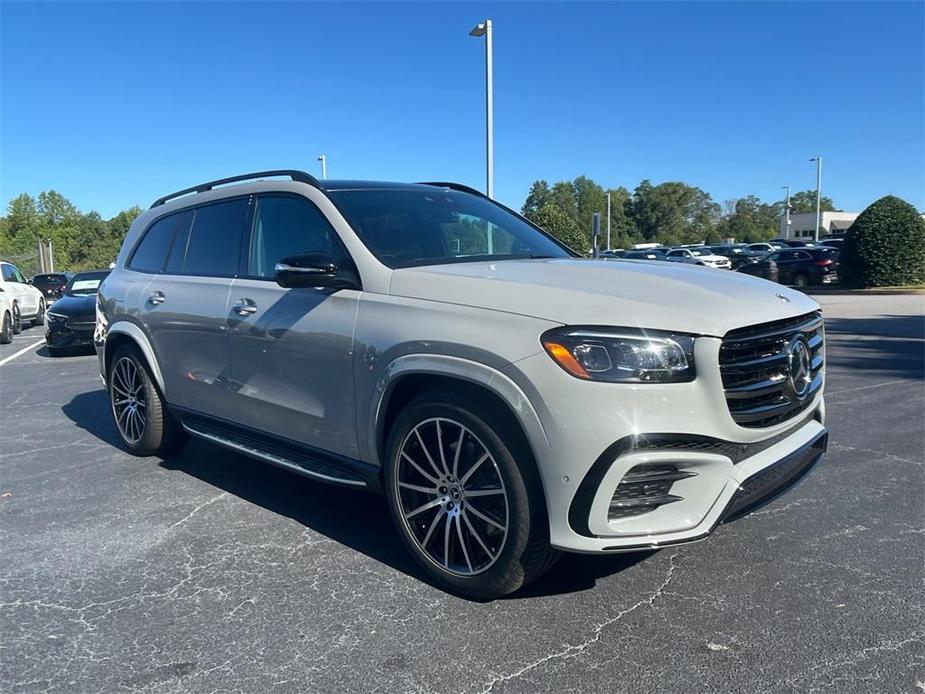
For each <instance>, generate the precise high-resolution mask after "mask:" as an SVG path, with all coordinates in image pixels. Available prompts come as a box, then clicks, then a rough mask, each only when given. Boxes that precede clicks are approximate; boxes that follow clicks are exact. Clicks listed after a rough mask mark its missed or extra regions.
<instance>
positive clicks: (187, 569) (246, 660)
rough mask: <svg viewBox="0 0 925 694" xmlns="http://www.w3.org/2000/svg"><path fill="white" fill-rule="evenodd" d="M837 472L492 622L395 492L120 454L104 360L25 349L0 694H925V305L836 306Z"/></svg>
mask: <svg viewBox="0 0 925 694" xmlns="http://www.w3.org/2000/svg"><path fill="white" fill-rule="evenodd" d="M819 299H820V302H821V303H823V304H824V308H825V310H826V315H827V318H828V364H829V365H828V383H827V403H828V417H829V420H828V424H829V427H830V432H831V444H830V449H829V453H828V455H827V456H826V457H825V458H824V460H823V462H822V463H820V465H819V466H817V468H816V469H815V470H814V472H813V473H812V474H811V475H810V476H808V477H807V478H806V479H804V480H803V481H802V482H801V483H800V484H799V485H798V486H797V487H796V488H794V489H792V490H791V491H790V492H789V493H787V494H786V495H784V496H782V497H780V498H778V499H777V500H776V501H774V502H772V503H771V504H769V505H768V506H765V507H763V508H762V509H760V510H759V511H757V512H755V513H753V514H752V515H750V516H747V517H745V518H742V519H740V520H738V521H736V522H734V523H730V524H728V525H725V526H721V527H720V528H719V529H718V530H717V532H716V533H715V534H714V535H713V536H712V537H710V538H709V539H708V540H706V541H705V542H701V543H698V544H694V545H688V546H684V547H680V548H676V549H666V550H663V551H660V552H657V553H648V554H636V555H622V556H609V557H588V556H576V555H570V556H565V557H563V558H562V560H561V561H560V562H559V563H558V564H557V565H556V567H555V568H554V569H553V570H552V571H551V572H550V574H549V575H547V576H546V577H544V578H543V579H542V580H541V582H539V583H537V584H535V585H533V586H530V587H529V588H528V589H527V590H526V592H523V593H520V594H516V595H514V596H512V597H511V598H509V599H505V600H498V601H495V602H491V603H486V604H479V603H473V602H467V601H465V600H461V599H459V598H456V597H453V596H450V595H447V594H446V593H443V592H441V591H440V590H437V589H435V588H433V587H431V586H430V585H428V584H427V583H426V582H425V581H424V580H423V578H422V576H421V575H420V574H419V572H418V571H417V570H416V568H415V567H414V566H413V565H412V564H411V562H410V561H409V560H408V559H407V558H406V557H405V554H404V552H403V550H402V548H401V546H400V544H399V541H398V538H397V536H396V535H395V534H394V533H393V530H392V527H391V524H390V520H389V518H388V514H387V509H386V506H385V502H384V500H383V499H381V498H379V497H375V496H371V495H368V494H366V493H363V492H355V491H349V490H342V489H337V488H332V487H328V486H323V485H320V484H317V483H313V482H311V481H308V480H304V479H302V478H299V477H296V476H293V475H291V474H289V473H286V472H283V471H280V470H277V469H275V468H272V467H269V466H267V465H264V464H261V463H259V462H255V461H252V460H249V459H247V458H243V457H240V456H237V455H234V454H231V453H228V452H225V451H223V450H220V449H217V448H214V447H211V446H208V445H206V444H204V443H200V442H193V443H191V444H190V445H189V446H188V447H187V448H186V449H184V451H183V452H182V453H181V454H179V455H177V456H175V457H171V458H169V459H167V460H159V459H153V458H152V459H136V458H133V457H131V456H129V455H127V454H126V453H124V452H122V451H121V450H120V448H119V447H118V446H117V445H116V434H115V431H114V429H113V426H112V424H111V422H110V418H109V414H108V410H107V402H106V398H105V395H104V393H103V391H102V389H101V386H100V382H99V380H98V378H97V374H96V358H95V357H94V356H92V355H86V354H85V355H82V356H72V357H67V358H50V357H48V356H47V355H46V354H45V353H44V350H42V349H39V348H37V347H36V348H34V349H30V350H27V351H26V352H25V353H23V354H22V355H20V356H18V357H16V358H15V359H12V360H11V361H8V362H7V363H5V364H2V362H3V361H4V360H5V359H7V358H8V357H10V356H11V355H13V354H15V353H16V352H17V351H19V350H22V349H24V348H26V347H28V346H29V345H32V344H33V343H34V342H36V341H37V340H40V339H41V332H40V331H41V328H32V329H30V330H27V331H25V332H24V333H23V334H22V335H20V336H18V337H17V338H16V339H15V340H14V343H13V344H12V345H0V364H2V365H0V518H2V521H0V547H2V555H0V587H2V588H0V648H2V650H0V690H2V691H4V692H21V691H30V692H31V691H121V690H129V691H136V690H144V691H157V692H174V691H196V692H206V691H218V690H222V691H242V692H253V691H324V692H331V691H357V692H359V691H362V692H378V691H383V692H398V691H414V692H418V691H420V692H424V691H439V692H471V693H476V692H535V691H550V692H571V691H574V692H591V691H608V692H620V691H632V692H642V691H672V692H674V691H685V692H690V691H724V692H730V691H737V692H738V691H741V692H756V691H768V692H771V691H773V692H786V691H799V692H806V691H852V692H855V691H872V692H883V691H910V692H915V691H921V690H923V689H925V645H923V644H925V609H923V608H925V595H923V591H922V568H923V565H925V503H923V502H925V452H923V441H925V389H923V365H925V318H923V316H925V296H892V297H877V296H875V297H866V296H862V297H858V296H847V297H846V296H830V295H824V296H821V297H819Z"/></svg>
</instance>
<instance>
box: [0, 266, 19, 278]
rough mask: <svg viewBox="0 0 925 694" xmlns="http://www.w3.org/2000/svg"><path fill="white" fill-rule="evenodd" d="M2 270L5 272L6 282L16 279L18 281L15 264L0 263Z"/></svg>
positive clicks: (0, 270)
mask: <svg viewBox="0 0 925 694" xmlns="http://www.w3.org/2000/svg"><path fill="white" fill-rule="evenodd" d="M0 272H2V273H3V279H4V280H5V281H6V282H15V281H16V273H14V272H13V266H12V265H6V264H3V265H0Z"/></svg>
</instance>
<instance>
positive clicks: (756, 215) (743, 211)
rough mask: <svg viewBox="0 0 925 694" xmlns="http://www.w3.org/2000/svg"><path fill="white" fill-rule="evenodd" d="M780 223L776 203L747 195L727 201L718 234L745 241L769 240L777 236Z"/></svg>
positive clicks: (722, 237) (721, 236)
mask: <svg viewBox="0 0 925 694" xmlns="http://www.w3.org/2000/svg"><path fill="white" fill-rule="evenodd" d="M779 225H780V213H779V211H778V209H777V207H776V206H775V205H769V204H767V203H763V202H761V200H759V199H758V198H757V197H756V196H754V195H746V196H745V197H744V198H739V199H738V200H729V201H727V202H726V215H725V217H724V218H723V220H722V221H721V222H720V224H719V226H718V227H717V234H716V236H717V237H719V238H721V239H726V238H732V239H735V240H736V241H739V242H745V243H755V242H757V241H767V240H768V239H771V238H774V237H775V236H777V234H778V230H779V228H780V226H779Z"/></svg>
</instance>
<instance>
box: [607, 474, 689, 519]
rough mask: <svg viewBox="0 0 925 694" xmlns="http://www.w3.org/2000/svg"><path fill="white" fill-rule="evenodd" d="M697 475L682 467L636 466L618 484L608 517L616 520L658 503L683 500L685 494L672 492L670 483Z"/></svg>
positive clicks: (646, 510) (651, 509) (652, 508)
mask: <svg viewBox="0 0 925 694" xmlns="http://www.w3.org/2000/svg"><path fill="white" fill-rule="evenodd" d="M696 474H697V473H696V472H689V471H686V470H680V469H678V468H677V467H676V466H675V465H637V466H636V467H634V468H632V469H631V470H630V471H629V472H627V473H626V475H624V476H623V479H622V480H621V481H620V484H619V485H617V490H616V491H615V492H614V494H613V498H612V499H611V500H610V509H609V511H608V513H607V519H608V520H612V521H613V520H621V519H623V518H629V517H631V516H639V515H642V514H643V513H648V512H649V511H654V510H655V509H657V508H658V507H659V506H664V505H665V504H673V503H674V502H675V501H681V499H682V498H683V497H680V496H675V495H673V494H669V492H670V491H671V486H672V485H673V484H674V483H675V482H677V481H679V480H683V479H687V478H688V477H694V476H695V475H696Z"/></svg>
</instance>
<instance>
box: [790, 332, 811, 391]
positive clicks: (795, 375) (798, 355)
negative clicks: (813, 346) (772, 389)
mask: <svg viewBox="0 0 925 694" xmlns="http://www.w3.org/2000/svg"><path fill="white" fill-rule="evenodd" d="M787 358H788V361H789V362H790V387H791V388H793V392H794V393H796V396H797V397H798V398H802V397H803V396H804V395H806V391H808V390H809V386H810V384H811V383H812V381H813V374H812V369H811V366H810V359H811V357H810V353H809V345H808V344H806V340H804V339H803V338H802V337H795V338H793V340H791V342H790V345H789V347H788V349H787Z"/></svg>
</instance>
